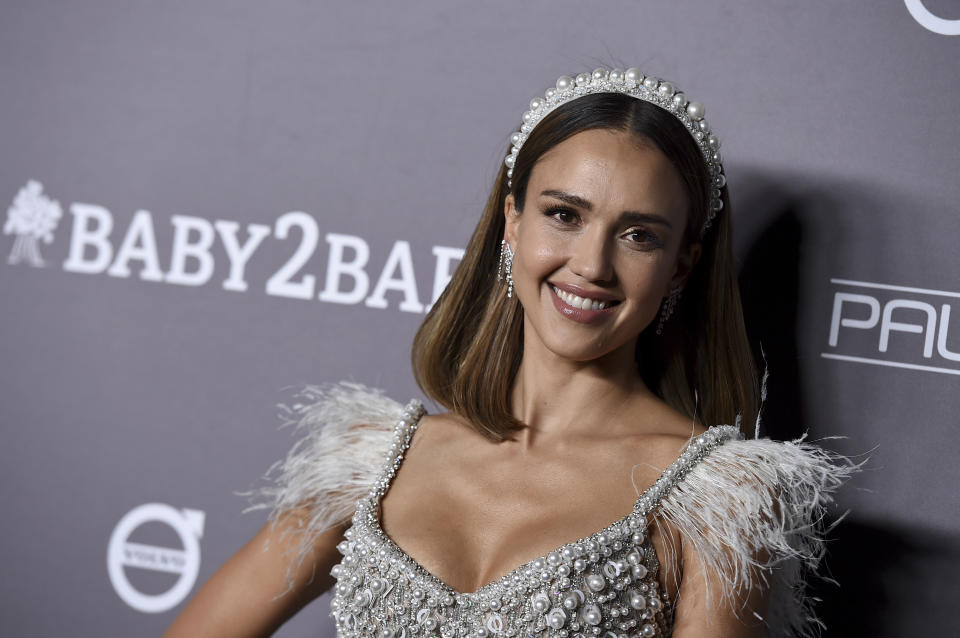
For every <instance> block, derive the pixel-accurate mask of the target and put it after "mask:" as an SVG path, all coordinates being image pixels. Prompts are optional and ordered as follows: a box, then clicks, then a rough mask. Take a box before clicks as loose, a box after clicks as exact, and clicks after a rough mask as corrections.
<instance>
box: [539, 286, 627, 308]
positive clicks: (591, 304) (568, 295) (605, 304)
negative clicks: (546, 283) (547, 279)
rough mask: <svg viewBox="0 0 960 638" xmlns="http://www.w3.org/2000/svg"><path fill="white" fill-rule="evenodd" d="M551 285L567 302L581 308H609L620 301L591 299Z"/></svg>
mask: <svg viewBox="0 0 960 638" xmlns="http://www.w3.org/2000/svg"><path fill="white" fill-rule="evenodd" d="M550 287H551V288H553V292H555V293H557V296H558V297H560V298H561V299H563V302H564V303H565V304H567V305H568V306H571V307H573V308H579V309H582V310H603V309H604V308H609V307H610V306H614V305H616V304H617V303H619V302H616V301H599V300H597V299H590V298H589V297H578V296H577V295H575V294H573V293H572V292H567V291H566V290H560V289H559V288H557V287H556V286H554V285H551V286H550Z"/></svg>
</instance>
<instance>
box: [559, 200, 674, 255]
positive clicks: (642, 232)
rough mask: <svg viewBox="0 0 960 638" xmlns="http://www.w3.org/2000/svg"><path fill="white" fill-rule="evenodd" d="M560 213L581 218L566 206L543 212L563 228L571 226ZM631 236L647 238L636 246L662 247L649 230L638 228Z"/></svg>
mask: <svg viewBox="0 0 960 638" xmlns="http://www.w3.org/2000/svg"><path fill="white" fill-rule="evenodd" d="M560 213H566V214H568V215H573V216H575V217H579V215H577V213H576V211H574V210H571V209H569V208H566V207H564V206H550V207H548V208H547V209H546V210H544V211H543V214H544V215H545V216H547V217H549V218H550V219H552V220H553V221H554V222H556V223H558V224H560V225H561V226H569V225H570V224H571V223H572V222H565V221H562V220H560V219H559V218H557V215H558V214H560ZM630 235H642V236H643V237H644V238H645V239H644V240H643V241H636V242H633V243H636V244H643V243H651V244H654V245H657V246H659V245H660V238H659V237H657V236H656V235H654V234H653V233H651V232H650V231H649V230H644V229H641V228H638V229H635V230H632V231H630V232H629V233H627V236H630Z"/></svg>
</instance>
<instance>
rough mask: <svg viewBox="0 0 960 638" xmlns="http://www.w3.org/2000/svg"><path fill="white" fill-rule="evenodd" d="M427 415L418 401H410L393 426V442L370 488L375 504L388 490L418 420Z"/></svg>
mask: <svg viewBox="0 0 960 638" xmlns="http://www.w3.org/2000/svg"><path fill="white" fill-rule="evenodd" d="M426 413H427V409H426V408H425V407H423V402H421V401H420V399H411V400H410V401H409V402H408V403H407V405H405V406H404V408H403V412H402V413H401V415H400V419H399V420H398V421H397V422H396V423H395V424H394V426H393V440H392V441H391V442H390V448H389V449H388V450H387V457H386V459H385V461H384V466H383V469H382V470H381V471H380V475H379V476H378V477H377V480H376V481H375V482H374V484H373V486H372V487H371V488H370V499H371V500H372V501H373V502H374V503H377V502H379V500H380V499H381V498H382V497H383V495H384V494H386V493H387V490H388V489H390V484H391V483H392V482H393V478H394V477H395V476H396V475H397V470H398V469H400V464H401V463H403V457H404V455H405V454H406V452H407V449H408V448H409V447H410V442H411V441H412V440H413V433H414V432H415V431H416V430H417V426H419V425H420V419H421V418H422V417H423V415H424V414H426Z"/></svg>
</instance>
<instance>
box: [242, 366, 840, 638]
mask: <svg viewBox="0 0 960 638" xmlns="http://www.w3.org/2000/svg"><path fill="white" fill-rule="evenodd" d="M301 395H302V396H303V397H305V398H306V399H307V401H306V402H302V403H297V404H296V405H293V406H281V408H282V409H283V410H284V412H285V418H286V420H287V422H288V423H291V424H295V425H296V427H297V429H298V430H300V431H302V432H303V433H304V434H305V436H303V438H301V439H300V440H299V441H298V442H297V444H296V445H294V447H293V449H291V451H290V453H289V454H288V455H287V457H286V458H285V459H283V460H281V461H278V462H277V463H276V464H274V466H273V467H272V468H271V469H270V471H269V472H268V477H271V478H272V484H271V485H270V486H267V487H263V488H261V489H259V490H257V491H255V492H247V494H248V495H250V494H256V495H257V496H258V497H259V500H260V502H259V503H256V504H254V505H253V506H251V507H250V508H248V510H250V509H258V508H270V509H271V510H272V511H271V520H277V517H278V516H279V515H280V514H281V513H282V512H284V511H287V510H289V509H291V508H293V507H296V506H302V505H303V504H304V503H305V502H306V503H310V512H311V514H312V517H311V519H310V520H309V522H308V523H306V524H305V525H304V526H303V527H301V528H299V529H297V530H294V531H292V532H291V530H289V529H287V530H285V531H284V532H283V533H284V534H286V533H296V534H298V535H299V542H298V543H295V544H294V546H295V548H297V549H298V550H299V553H298V554H297V555H296V556H294V557H293V558H292V562H291V571H292V569H293V566H294V565H295V564H298V563H299V561H302V560H303V559H304V557H305V556H306V554H307V552H308V551H309V549H310V542H311V539H313V538H315V536H316V535H317V534H319V533H320V532H322V531H323V530H324V529H327V528H329V527H331V526H332V525H334V524H336V523H338V522H340V521H344V520H347V519H348V518H349V519H350V521H351V525H350V527H349V528H348V529H347V531H346V533H345V538H344V540H343V541H342V542H341V543H340V544H339V545H338V547H337V549H338V550H339V551H340V553H341V554H342V559H341V561H340V563H339V564H337V565H336V566H335V567H334V568H333V570H332V572H331V574H332V575H333V576H334V577H335V578H336V585H335V587H334V590H333V598H332V601H331V616H332V617H333V619H334V622H335V623H336V628H337V635H338V638H374V637H376V638H540V637H542V638H641V637H648V636H669V635H671V631H672V626H673V612H674V604H675V601H672V600H670V599H669V598H668V597H667V596H666V595H665V594H666V592H664V591H662V588H661V587H660V585H659V582H658V577H657V576H658V574H659V573H660V571H661V565H660V560H659V559H658V556H657V553H656V551H655V550H654V547H653V545H652V544H651V542H650V538H649V534H648V530H649V528H650V526H651V525H652V524H662V523H664V522H668V523H670V524H672V525H674V526H675V527H676V529H677V530H678V531H679V532H680V533H681V535H682V537H683V540H684V542H689V543H692V544H693V545H694V547H695V548H696V550H697V552H698V554H699V556H700V559H701V561H702V563H703V568H704V569H706V570H710V571H711V572H712V573H713V574H714V575H715V576H717V577H718V581H717V582H719V583H721V587H720V589H721V591H711V590H710V589H708V591H707V592H706V594H705V595H706V596H707V597H708V603H709V602H710V600H709V599H712V598H713V597H714V596H719V598H720V600H721V601H722V602H725V603H730V604H733V603H732V602H731V601H733V600H734V599H735V597H736V596H737V594H738V593H742V592H743V591H745V588H749V587H751V586H755V585H756V584H758V583H761V582H762V583H769V584H770V586H771V593H770V603H769V609H768V613H767V615H766V617H765V623H766V628H767V635H770V636H774V635H777V636H788V635H813V634H814V631H815V629H816V628H817V626H818V625H819V623H818V621H817V619H816V617H815V615H814V614H813V610H812V608H811V604H810V602H809V601H808V600H806V599H805V597H804V591H803V589H804V581H805V577H806V575H807V574H809V573H813V572H814V571H815V570H816V568H817V566H818V564H819V562H820V560H821V558H822V555H823V533H824V530H823V524H822V520H823V514H824V510H825V507H826V505H827V504H829V503H830V502H831V501H832V493H833V491H835V489H836V488H837V487H839V485H840V484H841V483H842V482H843V481H844V480H845V479H846V478H847V477H848V476H849V474H850V473H852V472H853V471H855V470H856V468H857V466H856V465H854V464H852V463H850V462H849V461H848V460H846V459H844V457H840V456H839V455H836V454H832V453H829V452H827V451H825V450H823V449H821V448H819V447H817V446H815V445H813V444H810V443H807V442H804V441H803V439H798V440H796V441H790V442H776V441H771V440H769V439H758V438H754V439H744V437H743V435H742V434H741V432H740V430H739V429H738V428H736V427H733V426H730V425H719V426H713V427H710V428H709V429H708V430H707V431H706V432H704V433H703V434H701V435H700V436H697V437H694V438H691V440H690V442H689V443H688V445H687V446H686V448H685V450H684V451H683V453H682V454H681V455H680V456H679V458H677V460H676V461H675V462H673V463H672V464H671V465H670V466H669V467H667V468H666V469H665V470H664V471H663V473H662V474H661V475H660V477H659V478H658V479H657V481H656V482H655V483H654V484H653V485H651V486H650V487H649V488H648V489H647V490H646V491H644V492H643V493H642V494H640V496H639V498H638V499H637V500H636V503H635V505H634V507H633V509H632V511H631V512H629V513H626V515H625V516H624V517H623V518H621V519H620V520H617V521H615V522H613V523H611V524H610V525H608V526H606V527H604V528H603V529H600V530H598V531H596V532H595V533H593V534H591V535H589V536H586V537H584V538H581V539H577V540H575V541H573V542H570V543H567V544H565V545H563V546H561V547H558V548H556V549H555V550H554V551H551V552H549V553H547V554H545V555H544V556H541V557H539V558H537V559H535V560H533V561H530V562H528V563H526V564H523V565H520V566H519V567H517V568H515V569H514V570H513V571H511V572H510V573H508V574H506V575H505V576H503V577H501V578H499V579H498V580H496V581H494V582H492V583H489V584H487V585H485V586H483V587H481V588H480V589H479V590H477V591H476V592H471V593H466V592H459V591H456V590H455V589H453V588H452V587H450V586H448V585H447V584H445V583H444V582H443V581H441V580H440V579H439V578H437V577H436V576H434V575H433V574H431V573H430V572H428V571H427V570H426V569H424V568H423V567H422V566H420V565H419V564H418V563H417V562H416V561H415V560H413V559H412V558H411V557H410V556H409V555H407V554H406V553H405V552H404V551H403V550H402V549H401V548H400V547H399V546H397V545H396V544H395V543H393V541H392V540H391V539H390V538H389V537H388V536H387V535H386V534H385V533H384V531H383V530H382V529H381V526H380V522H379V503H380V500H381V498H382V497H383V495H384V494H386V492H387V490H388V489H389V488H390V485H391V482H392V480H393V477H394V476H395V474H396V472H397V470H398V469H399V467H400V465H401V463H402V462H403V458H404V454H405V452H406V450H407V448H408V447H409V446H410V443H411V440H412V438H413V435H414V433H415V431H416V429H417V425H418V423H419V421H420V418H421V417H422V416H423V415H424V414H425V413H426V411H425V409H424V407H423V405H422V403H420V401H419V400H416V399H414V400H411V401H410V402H408V403H407V404H406V405H401V404H400V403H397V402H395V401H393V400H392V399H389V398H387V397H385V396H384V395H383V394H382V392H380V391H378V390H372V389H370V388H366V387H365V386H362V385H359V384H353V383H346V382H341V383H340V384H338V385H334V386H327V387H325V388H320V387H316V386H307V387H306V388H305V389H304V390H303V391H302V392H301ZM760 556H763V557H764V558H763V559H761V558H759V557H760ZM290 582H291V583H292V580H291V581H290Z"/></svg>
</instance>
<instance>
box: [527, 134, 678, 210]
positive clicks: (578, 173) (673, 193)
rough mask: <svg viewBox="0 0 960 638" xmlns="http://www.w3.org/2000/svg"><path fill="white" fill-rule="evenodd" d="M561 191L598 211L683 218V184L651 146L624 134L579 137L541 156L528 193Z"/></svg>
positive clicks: (579, 135)
mask: <svg viewBox="0 0 960 638" xmlns="http://www.w3.org/2000/svg"><path fill="white" fill-rule="evenodd" d="M543 190H562V191H565V192H570V193H573V194H576V195H579V196H581V197H584V198H586V199H588V200H589V201H591V202H592V203H594V204H596V205H599V206H609V207H616V208H621V209H628V208H629V209H651V210H655V211H657V212H661V213H668V212H671V211H672V212H673V213H675V214H680V215H683V216H685V215H686V207H687V198H686V193H685V191H684V186H683V181H682V179H681V178H680V175H679V173H678V172H677V170H676V168H675V167H674V166H673V164H671V162H670V160H669V159H667V156H666V155H664V154H663V152H662V151H660V149H658V148H657V147H656V146H655V145H654V144H653V142H651V141H649V140H646V139H644V138H640V137H637V136H636V135H634V134H632V133H627V132H625V131H615V130H610V129H592V130H588V131H581V132H580V133H577V134H575V135H572V136H570V137H569V138H567V139H566V140H564V141H563V142H560V143H559V144H557V145H556V146H554V147H553V148H552V149H550V150H549V151H547V152H546V153H544V154H543V155H542V156H541V157H540V159H539V160H537V163H536V164H535V165H534V167H533V170H532V171H531V173H530V182H529V186H528V192H529V193H530V194H531V195H533V196H534V197H538V196H539V194H540V192H541V191H543Z"/></svg>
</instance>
